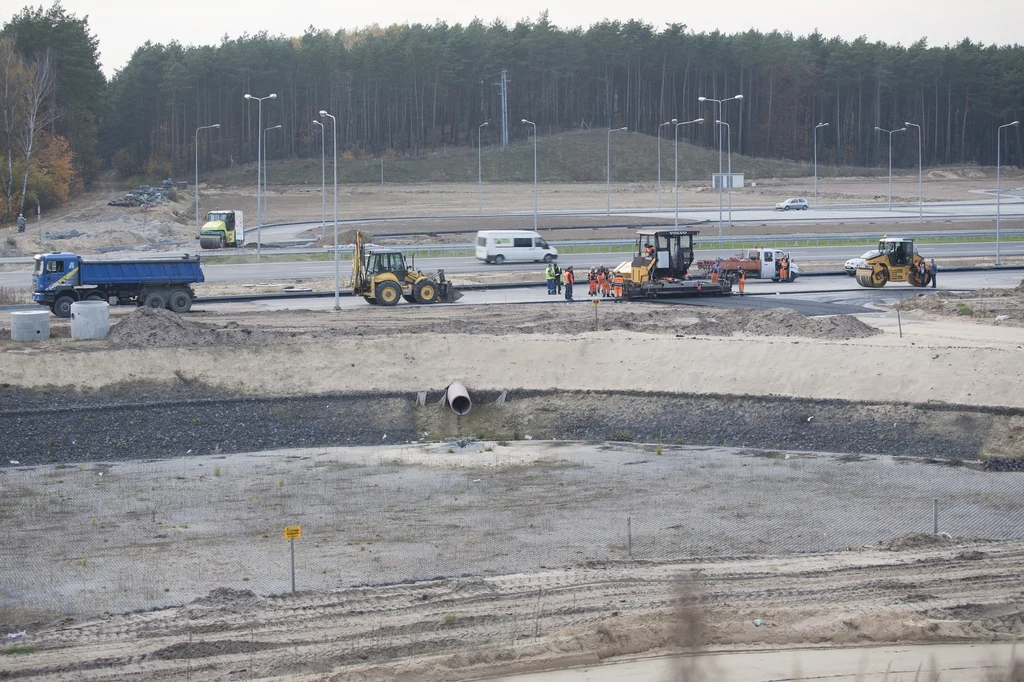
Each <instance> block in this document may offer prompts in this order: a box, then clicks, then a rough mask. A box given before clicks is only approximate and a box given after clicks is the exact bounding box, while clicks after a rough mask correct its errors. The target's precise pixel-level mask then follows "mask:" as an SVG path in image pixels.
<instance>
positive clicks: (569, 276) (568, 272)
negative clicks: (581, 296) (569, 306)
mask: <svg viewBox="0 0 1024 682" xmlns="http://www.w3.org/2000/svg"><path fill="white" fill-rule="evenodd" d="M564 278H565V300H566V302H567V303H572V285H573V284H575V283H576V274H575V273H574V272H573V271H572V266H571V265H570V266H569V267H567V268H566V269H565V275H564Z"/></svg>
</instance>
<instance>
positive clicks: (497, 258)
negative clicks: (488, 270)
mask: <svg viewBox="0 0 1024 682" xmlns="http://www.w3.org/2000/svg"><path fill="white" fill-rule="evenodd" d="M504 262H505V257H504V256H502V255H501V254H500V253H499V254H498V255H497V256H495V257H494V264H495V265H501V264H502V263H504Z"/></svg>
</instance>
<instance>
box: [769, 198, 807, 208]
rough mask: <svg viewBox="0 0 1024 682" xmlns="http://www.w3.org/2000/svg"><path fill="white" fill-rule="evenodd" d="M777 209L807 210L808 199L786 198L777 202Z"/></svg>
mask: <svg viewBox="0 0 1024 682" xmlns="http://www.w3.org/2000/svg"><path fill="white" fill-rule="evenodd" d="M775 210H776V211H790V210H792V211H806V210H807V199H795V198H794V199H786V200H785V201H780V202H779V203H777V204H775Z"/></svg>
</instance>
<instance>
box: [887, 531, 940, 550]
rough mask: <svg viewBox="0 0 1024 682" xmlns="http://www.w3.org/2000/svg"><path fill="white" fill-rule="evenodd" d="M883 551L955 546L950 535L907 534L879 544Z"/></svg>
mask: <svg viewBox="0 0 1024 682" xmlns="http://www.w3.org/2000/svg"><path fill="white" fill-rule="evenodd" d="M878 544H879V546H880V547H881V548H882V549H887V550H889V551H890V552H899V551H902V550H905V549H925V548H927V547H942V546H944V545H951V544H953V539H952V538H951V537H949V536H948V535H943V534H939V535H936V534H934V533H906V534H905V535H900V536H898V537H895V538H893V539H892V540H889V541H888V542H880V543H878Z"/></svg>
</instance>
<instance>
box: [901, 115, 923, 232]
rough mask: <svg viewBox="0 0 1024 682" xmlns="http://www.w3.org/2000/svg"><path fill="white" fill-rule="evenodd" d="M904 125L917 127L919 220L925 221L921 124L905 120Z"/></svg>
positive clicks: (920, 221)
mask: <svg viewBox="0 0 1024 682" xmlns="http://www.w3.org/2000/svg"><path fill="white" fill-rule="evenodd" d="M903 125H904V126H906V127H910V126H914V127H915V128H917V222H919V223H923V222H924V181H923V180H922V175H921V171H922V165H921V126H919V125H917V124H916V123H911V122H910V121H905V122H904V123H903Z"/></svg>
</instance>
